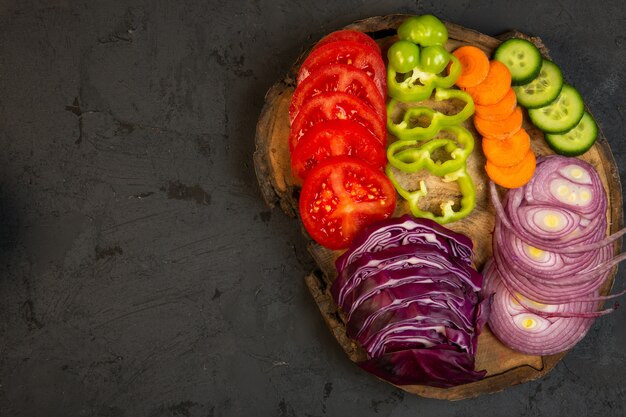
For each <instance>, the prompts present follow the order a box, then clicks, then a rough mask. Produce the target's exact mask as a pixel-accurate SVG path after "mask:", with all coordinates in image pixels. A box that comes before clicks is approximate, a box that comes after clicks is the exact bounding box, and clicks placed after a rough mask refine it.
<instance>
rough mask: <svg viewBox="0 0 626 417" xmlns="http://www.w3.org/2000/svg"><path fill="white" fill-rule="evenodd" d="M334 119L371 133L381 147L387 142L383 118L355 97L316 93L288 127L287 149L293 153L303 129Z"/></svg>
mask: <svg viewBox="0 0 626 417" xmlns="http://www.w3.org/2000/svg"><path fill="white" fill-rule="evenodd" d="M335 119H345V120H352V121H355V122H358V123H360V124H362V125H363V126H365V127H366V128H367V129H368V130H369V131H370V132H372V133H373V134H374V136H375V137H376V138H377V139H378V141H379V142H380V143H381V144H382V145H383V146H384V145H385V144H386V143H387V130H386V126H385V119H383V118H382V117H380V115H378V114H376V112H375V111H374V110H372V108H371V107H368V106H367V105H366V104H365V103H364V102H363V101H361V100H359V99H358V98H356V97H355V96H353V95H351V94H348V93H339V92H331V93H321V94H318V95H316V96H314V97H312V98H310V99H309V100H307V101H306V102H305V103H304V105H303V106H302V108H301V109H300V112H299V113H298V116H297V117H296V119H295V120H294V121H293V123H292V125H291V134H290V135H289V150H290V151H291V152H292V153H293V151H294V150H295V148H296V144H297V143H298V142H299V141H300V139H301V138H302V137H303V136H304V135H305V134H306V132H307V130H309V129H310V128H312V127H313V126H315V125H316V124H318V123H320V122H324V121H326V120H335Z"/></svg>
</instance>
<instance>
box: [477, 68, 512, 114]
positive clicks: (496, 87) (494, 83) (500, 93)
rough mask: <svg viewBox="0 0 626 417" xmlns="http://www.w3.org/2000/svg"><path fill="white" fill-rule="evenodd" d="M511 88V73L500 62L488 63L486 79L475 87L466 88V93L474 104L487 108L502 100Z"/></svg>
mask: <svg viewBox="0 0 626 417" xmlns="http://www.w3.org/2000/svg"><path fill="white" fill-rule="evenodd" d="M510 88H511V73H510V72H509V69H508V68H507V67H506V65H504V64H503V63H502V62H500V61H495V60H494V61H491V62H490V63H489V73H488V74H487V78H485V80H484V81H483V82H482V83H480V84H478V85H477V86H475V87H468V88H467V89H466V91H467V92H468V93H469V94H470V95H471V96H472V98H473V99H474V103H475V104H479V105H481V106H489V105H491V104H496V103H497V102H498V101H500V100H502V99H503V98H504V96H505V95H506V93H508V92H509V89H510Z"/></svg>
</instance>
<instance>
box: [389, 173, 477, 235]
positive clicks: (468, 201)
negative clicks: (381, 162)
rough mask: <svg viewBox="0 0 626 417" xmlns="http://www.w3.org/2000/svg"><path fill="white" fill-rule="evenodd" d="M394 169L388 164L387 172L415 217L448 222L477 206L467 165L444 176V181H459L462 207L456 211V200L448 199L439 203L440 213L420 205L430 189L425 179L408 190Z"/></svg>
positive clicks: (442, 222) (457, 218) (467, 213)
mask: <svg viewBox="0 0 626 417" xmlns="http://www.w3.org/2000/svg"><path fill="white" fill-rule="evenodd" d="M393 170H394V168H393V167H392V166H391V165H390V164H388V165H387V168H386V169H385V173H386V174H387V177H389V179H390V180H391V183H392V184H393V186H394V187H395V188H396V191H397V192H398V194H400V196H402V198H404V199H405V200H407V202H408V203H409V209H410V210H411V214H413V215H414V216H415V217H422V218H426V219H431V220H434V221H436V222H437V223H439V224H447V223H451V222H455V221H457V220H460V219H462V218H464V217H466V216H468V215H469V214H470V213H471V212H472V210H474V207H475V206H476V188H475V187H474V182H473V181H472V177H470V175H469V174H468V173H467V169H466V167H463V168H461V169H459V170H458V171H454V172H451V173H449V174H445V175H444V176H443V181H444V182H456V183H457V185H458V187H459V191H460V193H461V203H460V208H459V209H458V210H456V211H455V210H454V208H453V207H455V206H456V204H455V202H454V200H446V201H443V202H442V203H441V204H440V205H439V207H440V212H439V213H433V212H430V211H427V210H424V209H422V208H421V207H420V204H421V203H420V200H421V199H422V198H423V197H426V195H427V194H428V189H427V188H426V183H425V182H424V181H420V183H419V184H420V188H419V189H418V190H408V189H406V188H404V187H403V186H402V185H401V184H400V182H398V180H397V178H396V176H395V174H394V171H393Z"/></svg>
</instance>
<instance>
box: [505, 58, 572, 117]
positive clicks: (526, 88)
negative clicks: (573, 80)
mask: <svg viewBox="0 0 626 417" xmlns="http://www.w3.org/2000/svg"><path fill="white" fill-rule="evenodd" d="M561 88H563V74H561V70H560V69H559V67H557V66H556V65H555V64H554V63H553V62H552V61H548V60H547V59H544V60H543V61H542V64H541V70H540V71H539V74H538V75H537V77H536V78H535V79H533V80H531V81H530V82H529V83H528V84H524V85H521V86H518V87H513V90H514V91H515V95H516V96H517V101H518V102H519V104H520V105H522V106H524V107H526V108H527V109H535V108H537V107H543V106H547V105H548V104H550V103H552V101H553V100H554V99H555V98H557V96H558V95H559V93H560V92H561Z"/></svg>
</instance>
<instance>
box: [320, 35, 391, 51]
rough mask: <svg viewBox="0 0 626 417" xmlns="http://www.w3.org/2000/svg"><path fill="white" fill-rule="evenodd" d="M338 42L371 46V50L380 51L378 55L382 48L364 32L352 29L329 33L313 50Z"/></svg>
mask: <svg viewBox="0 0 626 417" xmlns="http://www.w3.org/2000/svg"><path fill="white" fill-rule="evenodd" d="M338 41H352V42H359V43H362V44H364V45H367V46H369V47H370V48H373V49H375V50H376V51H378V53H380V46H378V44H377V43H376V41H375V40H374V39H372V38H370V37H369V36H367V35H366V34H365V33H363V32H359V31H358V30H352V29H344V30H338V31H336V32H333V33H329V34H328V35H326V36H324V37H323V38H322V39H320V41H319V42H317V43H316V44H315V46H314V47H313V49H317V48H319V47H320V46H322V45H326V44H328V43H331V42H338Z"/></svg>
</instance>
